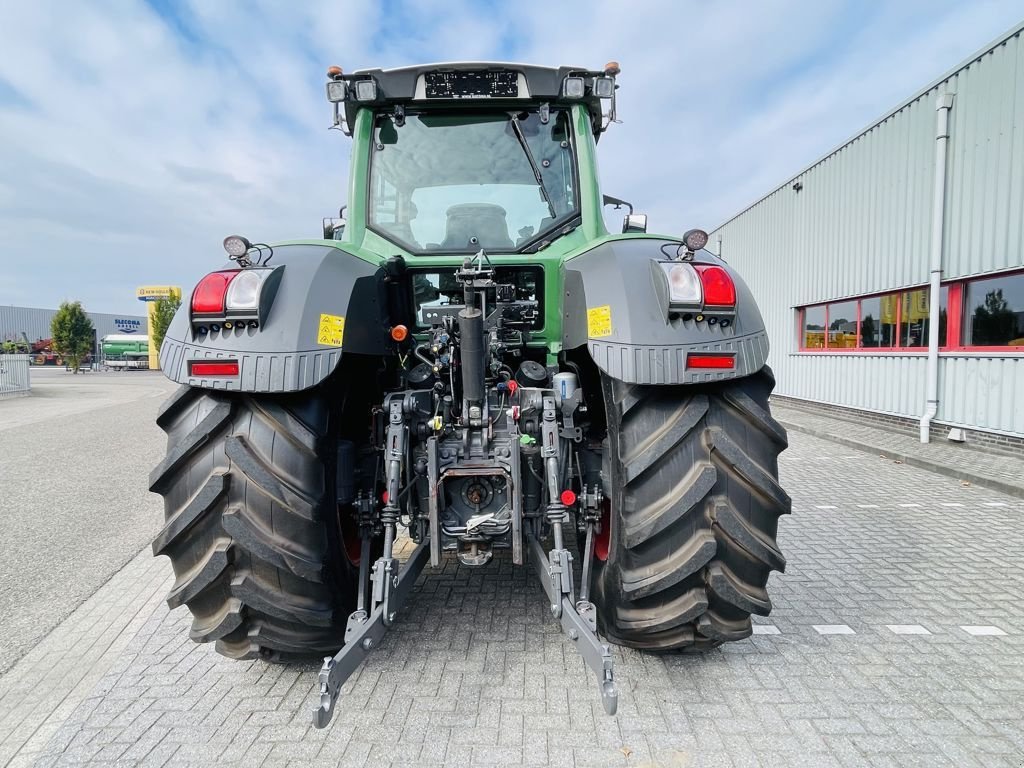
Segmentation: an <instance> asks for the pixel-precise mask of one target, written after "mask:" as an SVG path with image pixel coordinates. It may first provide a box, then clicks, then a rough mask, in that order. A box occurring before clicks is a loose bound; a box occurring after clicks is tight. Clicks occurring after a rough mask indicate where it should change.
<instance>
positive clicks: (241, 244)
mask: <svg viewBox="0 0 1024 768" xmlns="http://www.w3.org/2000/svg"><path fill="white" fill-rule="evenodd" d="M250 248H252V243H250V242H249V241H248V240H246V239H245V238H244V237H242V236H241V235H228V236H227V237H225V238H224V250H225V251H227V252H228V256H230V257H231V258H233V259H239V258H241V257H242V256H245V254H247V253H248V252H249V249H250Z"/></svg>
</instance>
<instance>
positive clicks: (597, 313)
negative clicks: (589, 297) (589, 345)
mask: <svg viewBox="0 0 1024 768" xmlns="http://www.w3.org/2000/svg"><path fill="white" fill-rule="evenodd" d="M587 335H588V336H590V338H592V339H599V338H601V337H602V336H611V335H612V308H611V306H610V305H608V304H605V305H604V306H603V307H590V308H589V309H588V310H587Z"/></svg>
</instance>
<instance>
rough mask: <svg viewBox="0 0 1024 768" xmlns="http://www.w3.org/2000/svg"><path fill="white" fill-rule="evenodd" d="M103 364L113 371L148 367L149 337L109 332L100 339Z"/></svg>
mask: <svg viewBox="0 0 1024 768" xmlns="http://www.w3.org/2000/svg"><path fill="white" fill-rule="evenodd" d="M100 354H101V355H102V358H103V366H104V367H105V368H110V369H112V370H115V371H127V370H145V369H147V368H149V337H148V336H138V335H136V334H129V333H109V334H107V335H106V336H104V337H103V338H102V339H100Z"/></svg>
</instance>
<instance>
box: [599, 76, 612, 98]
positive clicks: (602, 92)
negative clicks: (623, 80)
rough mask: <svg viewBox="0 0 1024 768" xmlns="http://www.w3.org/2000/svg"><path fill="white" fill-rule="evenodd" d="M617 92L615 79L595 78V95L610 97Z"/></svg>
mask: <svg viewBox="0 0 1024 768" xmlns="http://www.w3.org/2000/svg"><path fill="white" fill-rule="evenodd" d="M614 93H615V80H614V79H613V78H611V77H595V78H594V95H595V96H597V97H598V98H599V99H610V98H611V97H612V95H614Z"/></svg>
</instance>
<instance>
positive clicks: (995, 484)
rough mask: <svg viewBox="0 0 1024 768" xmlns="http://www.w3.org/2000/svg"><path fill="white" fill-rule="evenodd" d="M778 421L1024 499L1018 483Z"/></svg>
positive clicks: (833, 440) (809, 433)
mask: <svg viewBox="0 0 1024 768" xmlns="http://www.w3.org/2000/svg"><path fill="white" fill-rule="evenodd" d="M778 422H779V423H780V424H781V425H782V426H784V427H785V428H786V429H793V430H796V431H797V432H803V433H804V434H807V435H811V436H813V437H820V438H822V439H823V440H831V441H832V442H834V443H839V444H840V445H845V446H847V447H849V448H856V449H857V450H860V451H865V452H866V453H873V454H875V455H878V456H883V457H885V458H887V459H892V460H894V461H902V462H903V463H904V464H907V465H908V466H911V467H917V468H918V469H927V470H928V471H930V472H935V473H937V474H940V475H945V476H946V477H951V478H953V479H954V480H966V481H968V482H969V483H972V484H973V485H977V486H978V487H979V488H987V489H989V490H992V491H999V492H1000V493H1005V494H1006V495H1007V496H1013V497H1015V498H1018V499H1024V487H1021V486H1019V485H1012V484H1010V483H1006V482H1003V481H1002V480H996V479H994V478H991V477H986V476H984V475H978V474H975V473H974V472H969V471H966V470H962V469H957V468H956V467H951V466H949V465H947V464H940V463H939V462H937V461H932V460H931V459H923V458H921V457H920V456H910V455H907V454H904V453H900V452H899V451H893V450H890V449H888V448H881V447H879V446H877V445H870V444H869V443H863V442H861V441H860V440H853V439H851V438H849V437H840V436H839V435H835V434H832V433H831V432H826V431H825V430H823V429H814V428H812V427H806V426H804V425H802V424H797V423H796V422H793V421H789V420H788V419H785V418H780V419H778Z"/></svg>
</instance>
